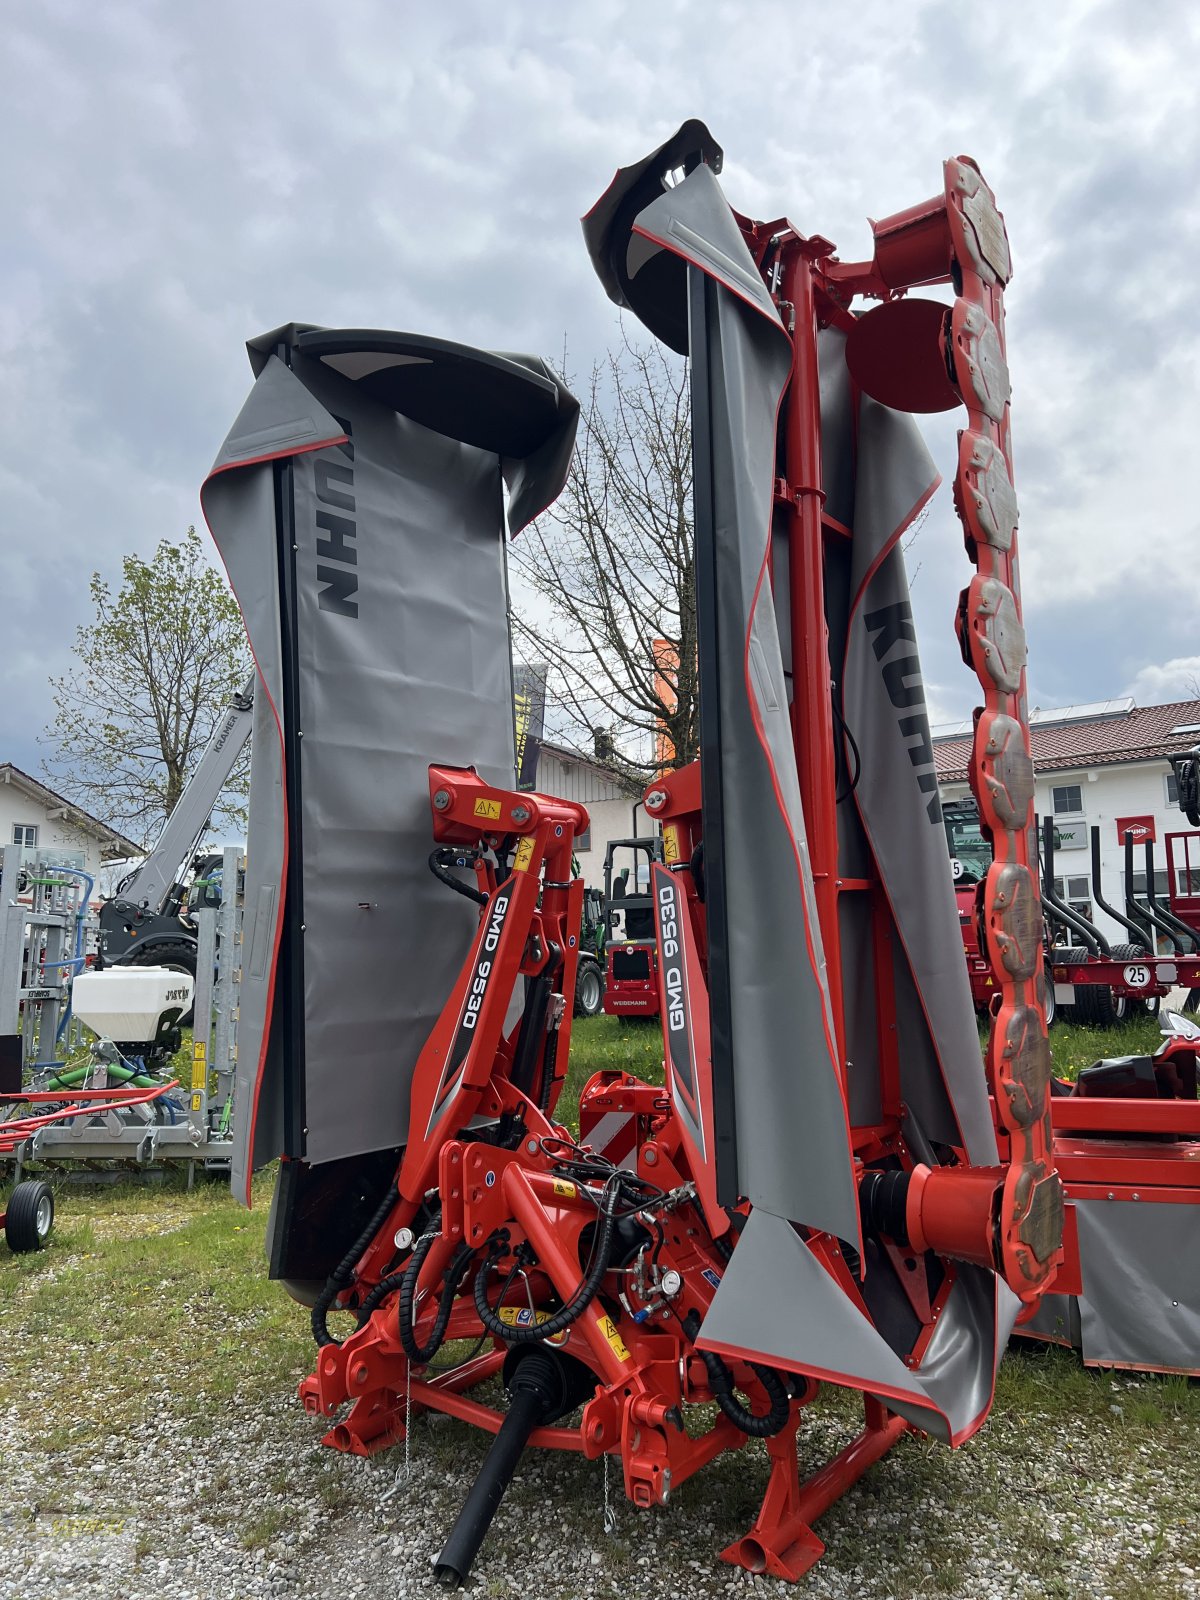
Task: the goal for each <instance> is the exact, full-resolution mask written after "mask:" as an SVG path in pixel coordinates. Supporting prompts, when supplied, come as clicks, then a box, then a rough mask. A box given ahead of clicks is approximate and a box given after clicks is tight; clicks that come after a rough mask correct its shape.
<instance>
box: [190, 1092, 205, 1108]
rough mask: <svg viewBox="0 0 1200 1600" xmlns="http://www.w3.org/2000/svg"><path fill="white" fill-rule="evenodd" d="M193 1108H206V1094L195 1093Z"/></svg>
mask: <svg viewBox="0 0 1200 1600" xmlns="http://www.w3.org/2000/svg"><path fill="white" fill-rule="evenodd" d="M192 1110H193V1111H203V1110H204V1096H203V1095H202V1094H194V1095H193V1096H192Z"/></svg>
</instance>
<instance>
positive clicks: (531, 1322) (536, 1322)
mask: <svg viewBox="0 0 1200 1600" xmlns="http://www.w3.org/2000/svg"><path fill="white" fill-rule="evenodd" d="M499 1316H500V1321H501V1322H503V1323H504V1325H505V1327H508V1328H532V1327H540V1326H541V1324H542V1323H543V1322H549V1321H550V1316H551V1313H550V1312H549V1311H532V1310H531V1309H530V1308H529V1307H528V1306H501V1307H500V1308H499ZM567 1337H568V1332H567V1329H566V1328H564V1329H563V1330H562V1332H561V1333H552V1334H551V1335H550V1337H549V1338H548V1339H547V1340H546V1343H547V1344H554V1345H559V1344H566V1342H567Z"/></svg>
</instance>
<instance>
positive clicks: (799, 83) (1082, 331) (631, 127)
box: [0, 0, 1200, 770]
mask: <svg viewBox="0 0 1200 1600" xmlns="http://www.w3.org/2000/svg"><path fill="white" fill-rule="evenodd" d="M844 15H845V13H844V12H843V11H842V8H839V7H832V6H828V5H820V6H817V5H814V4H810V3H809V0H777V3H772V0H740V3H734V4H722V3H716V0H714V3H706V0H691V3H684V0H665V3H655V0H641V3H639V4H633V3H623V0H589V3H588V4H587V5H586V6H584V5H570V4H562V3H558V4H552V3H549V0H526V3H519V0H518V3H514V4H509V5H507V6H499V5H495V4H483V3H479V0H446V3H443V4H440V5H430V4H420V3H417V0H390V3H371V0H340V3H338V4H332V3H329V4H326V3H321V0H286V3H285V0H236V3H234V0H209V3H207V4H200V5H192V6H181V5H178V4H173V3H170V0H162V3H155V0H140V3H122V0H108V3H106V4H104V5H99V6H98V5H95V4H94V3H76V0H34V3H33V4H28V5H25V6H22V7H17V6H13V7H7V8H6V11H5V18H4V28H3V33H2V34H0V39H2V43H0V56H2V59H3V62H4V73H3V82H4V88H5V93H4V96H3V101H2V103H0V150H2V151H3V155H2V156H0V186H2V196H3V214H4V218H5V224H6V226H5V230H4V231H5V249H4V251H3V257H2V260H0V277H2V283H0V408H2V416H3V426H2V428H0V539H2V543H3V551H4V556H5V567H4V574H5V576H4V594H3V606H2V609H0V683H2V685H3V688H2V693H0V761H2V760H12V761H16V762H17V763H18V764H19V765H21V766H25V767H27V768H32V769H33V770H37V766H38V763H39V761H40V758H41V753H40V752H39V749H38V746H37V743H36V739H37V734H38V732H39V730H40V729H41V727H42V725H43V724H44V723H45V721H46V720H47V717H48V715H49V695H48V692H47V686H46V679H47V674H48V672H49V671H51V670H61V668H62V667H63V666H64V665H65V664H66V663H67V661H68V657H69V648H70V642H71V637H72V633H73V629H74V627H75V625H76V624H77V623H78V622H80V621H83V620H86V617H87V578H88V575H89V574H90V573H91V572H92V571H93V570H100V571H101V572H103V573H105V574H107V575H112V574H114V573H116V572H117V571H118V569H119V564H120V558H121V556H122V555H123V554H125V553H127V552H130V551H137V552H139V553H141V554H143V555H148V554H150V553H151V552H152V551H153V549H154V546H155V544H156V543H157V541H158V540H159V539H160V538H162V537H170V538H176V537H178V536H179V535H180V534H181V533H182V532H183V530H184V529H185V528H186V527H187V525H188V524H189V523H191V522H195V523H198V524H199V523H201V520H202V519H201V518H200V514H199V505H198V499H197V491H198V487H199V484H200V482H201V480H202V478H203V476H204V473H205V471H206V469H207V467H208V465H209V463H210V462H211V460H212V457H213V455H214V454H215V452H216V449H217V446H218V445H219V443H220V441H221V439H222V438H223V436H224V434H225V431H226V429H227V427H228V425H229V423H230V422H231V420H232V418H233V416H234V415H235V413H236V411H237V409H238V407H239V405H240V403H241V400H242V398H243V396H244V394H245V391H246V389H247V388H248V386H249V381H250V374H249V368H248V366H247V363H246V359H245V355H244V351H243V348H242V347H243V341H244V340H245V339H246V338H247V337H248V336H249V335H252V334H255V333H259V332H261V331H263V330H265V329H267V328H270V327H273V326H275V325H277V324H279V323H281V322H285V321H290V320H297V321H309V322H315V323H323V324H326V325H330V326H338V325H341V326H353V325H357V326H376V327H398V328H406V329H412V330H415V331H418V332H427V333H435V334H442V335H445V336H447V337H450V338H453V339H457V340H461V341H463V342H465V343H474V344H479V345H483V346H491V347H500V348H508V349H526V350H530V351H535V352H538V353H542V354H545V355H548V356H550V357H554V356H555V355H556V354H557V353H558V352H560V351H561V350H562V348H563V343H564V339H565V340H566V341H567V343H568V347H569V350H570V354H571V362H572V366H573V368H574V369H575V370H576V371H582V370H585V369H586V368H587V366H588V365H590V363H591V361H592V359H593V358H594V357H596V356H597V355H599V354H600V353H602V352H603V350H604V349H605V347H606V346H607V345H608V344H610V343H612V342H614V341H615V340H616V339H617V337H618V323H617V314H616V312H615V310H614V308H613V307H612V306H610V305H609V303H608V302H607V301H606V300H605V298H604V296H603V293H602V292H601V290H600V288H599V286H598V284H597V282H596V281H595V279H594V277H593V276H592V272H591V269H590V266H589V264H588V262H587V259H586V257H585V255H584V252H583V248H582V244H581V240H580V234H579V227H578V220H577V219H578V217H579V216H580V215H581V213H582V212H583V211H585V210H586V209H587V208H588V206H590V204H591V203H592V201H593V200H594V199H595V198H596V196H597V195H598V194H599V193H600V191H601V190H602V189H603V188H604V186H605V185H606V183H607V182H608V179H609V177H610V176H611V174H612V171H613V169H614V168H615V167H616V166H617V165H618V164H622V163H626V162H628V161H631V160H633V159H636V158H637V157H639V156H641V155H643V154H645V153H646V151H648V150H649V149H651V148H652V147H653V146H654V145H655V144H657V143H658V142H659V141H661V140H662V139H663V138H664V137H665V136H666V135H667V134H668V133H670V132H671V131H672V130H673V129H674V128H675V127H676V126H677V125H678V123H679V122H680V121H682V120H683V119H684V118H685V117H687V116H698V117H701V118H703V119H704V120H705V121H707V123H708V124H709V126H710V127H711V129H712V130H713V132H714V134H715V135H716V137H717V138H718V139H719V140H720V141H721V143H722V144H723V145H724V147H725V151H726V165H725V172H724V176H723V179H722V182H723V185H724V188H725V191H726V193H727V195H728V196H729V198H730V200H731V202H732V203H733V204H734V205H736V206H737V208H738V209H739V210H742V211H745V212H749V213H751V214H752V215H756V216H760V217H767V216H771V217H773V216H777V215H779V214H781V213H784V212H786V213H787V214H788V215H789V216H790V217H791V218H792V220H793V221H794V223H795V224H796V226H797V227H799V228H800V229H801V230H802V231H804V232H820V233H822V234H824V235H826V236H827V237H829V238H832V239H834V240H836V241H837V242H838V244H839V246H840V247H841V249H842V253H843V255H844V256H845V257H847V258H853V257H856V256H862V255H865V254H867V253H868V249H869V244H868V241H869V234H868V231H867V225H866V221H865V219H866V217H867V216H883V215H886V214H887V213H889V212H891V211H894V210H896V209H899V208H901V207H903V206H906V205H909V204H912V203H913V202H915V201H916V200H918V199H921V198H923V197H925V196H926V195H929V194H932V193H933V192H935V191H936V190H937V189H938V188H939V187H940V183H941V177H940V174H941V161H942V159H943V157H945V156H947V155H952V154H957V153H960V152H966V153H969V154H971V155H973V156H974V157H975V158H976V159H977V160H978V162H979V163H980V165H981V167H982V168H983V171H984V173H985V175H986V176H987V177H988V179H989V181H990V182H991V184H992V186H993V188H994V189H995V190H996V191H997V194H998V197H999V200H1000V203H1001V206H1002V208H1003V210H1004V211H1005V214H1006V217H1007V221H1008V228H1009V234H1010V238H1011V241H1012V246H1013V253H1014V259H1015V263H1016V275H1015V278H1014V281H1013V284H1012V287H1011V289H1010V291H1009V296H1008V304H1009V355H1010V361H1011V365H1012V370H1013V380H1014V388H1015V396H1014V410H1013V418H1014V436H1015V442H1016V458H1017V474H1018V491H1019V495H1020V499H1021V507H1022V521H1021V538H1022V549H1023V573H1024V585H1025V600H1026V611H1027V618H1028V622H1029V631H1030V648H1031V666H1030V686H1031V700H1032V701H1033V702H1034V703H1037V704H1041V705H1043V706H1051V705H1064V704H1068V703H1071V702H1077V701H1081V700H1094V699H1101V698H1105V697H1107V696H1110V695H1116V694H1122V693H1128V692H1132V693H1135V694H1137V695H1138V696H1139V698H1140V699H1141V700H1142V701H1143V702H1144V703H1146V702H1150V701H1152V700H1154V699H1169V698H1173V697H1176V696H1179V695H1182V694H1184V693H1186V692H1187V689H1186V685H1187V680H1188V677H1189V676H1190V675H1192V674H1196V673H1200V632H1198V623H1197V610H1198V607H1197V588H1198V584H1197V568H1198V566H1200V559H1198V558H1200V538H1198V535H1200V509H1198V505H1200V502H1198V499H1197V496H1196V493H1195V483H1196V458H1197V455H1198V453H1200V450H1198V447H1197V444H1196V441H1195V433H1196V428H1197V425H1198V424H1200V395H1198V393H1197V389H1198V380H1197V371H1198V357H1200V319H1198V316H1197V310H1196V280H1197V261H1198V260H1200V201H1198V200H1197V194H1198V193H1200V186H1198V183H1197V179H1198V177H1200V118H1198V116H1197V100H1198V97H1200V87H1198V86H1200V73H1198V71H1197V67H1198V64H1200V62H1198V57H1200V21H1198V13H1197V11H1196V8H1195V7H1194V6H1192V5H1189V4H1187V3H1186V0H1180V3H1177V4H1172V3H1169V0H1153V3H1146V0H1142V3H1138V4H1133V3H1126V0H1111V3H1085V0H1058V3H1056V4H1054V5H1047V4H1045V3H1041V4H1036V5H1026V4H1023V3H1008V4H1004V3H997V4H995V5H993V6H992V7H990V8H988V9H986V10H985V8H983V7H979V6H964V5H962V4H961V3H959V0H955V3H952V4H950V3H942V0H924V3H922V0H908V3H907V4H905V5H896V4H886V3H878V0H859V3H857V4H856V5H855V6H854V7H853V8H852V10H851V11H850V13H849V15H850V16H851V18H852V22H851V23H849V24H847V23H844V22H843V21H842V20H841V19H842V17H843V16H844ZM956 425H957V424H956V420H955V418H954V417H953V416H944V417H941V418H937V419H934V420H933V422H932V423H931V425H930V426H929V427H928V429H927V436H928V437H929V439H930V442H931V445H932V446H933V448H934V450H935V453H936V454H937V455H938V458H939V461H940V462H941V464H942V466H943V470H944V471H946V473H947V476H948V474H949V468H950V463H951V460H952V453H953V439H954V430H955V427H956ZM1189 486H1190V487H1189ZM913 556H914V559H919V561H920V571H919V573H918V576H917V579H916V586H915V590H914V598H915V600H916V602H917V610H918V618H919V622H920V625H921V628H922V649H923V653H924V657H925V666H926V677H927V679H928V680H929V684H930V687H931V700H932V709H933V712H934V715H935V719H940V718H949V717H957V716H961V715H963V714H965V713H966V712H968V711H969V709H970V706H971V704H972V703H973V698H974V697H973V694H972V688H971V685H972V682H973V679H972V677H971V675H970V674H969V673H968V672H967V670H966V669H965V668H964V667H963V666H962V665H961V663H960V662H958V660H957V653H956V648H955V645H954V643H953V637H952V630H951V619H952V615H953V610H954V603H955V597H956V595H957V592H958V589H959V588H960V587H961V585H962V584H963V583H964V582H965V581H966V577H967V575H968V568H967V564H966V558H965V556H964V555H963V553H962V548H961V543H960V540H959V535H958V530H957V523H956V522H955V520H954V517H953V512H952V510H951V507H950V497H949V488H948V487H946V488H944V489H943V491H942V494H941V495H940V496H939V498H938V500H937V502H935V508H934V511H933V513H932V515H931V517H930V518H929V521H928V523H927V524H926V526H925V528H924V530H923V532H922V534H921V538H920V540H919V541H918V544H917V547H916V549H915V550H914V552H913Z"/></svg>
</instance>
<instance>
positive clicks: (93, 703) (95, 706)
mask: <svg viewBox="0 0 1200 1600" xmlns="http://www.w3.org/2000/svg"><path fill="white" fill-rule="evenodd" d="M90 588H91V597H92V603H93V605H94V606H95V609H96V620H95V621H94V622H93V623H91V624H89V625H88V626H86V627H81V628H79V629H78V630H77V631H76V635H75V654H76V656H77V657H78V660H79V665H78V666H76V667H75V668H74V669H73V670H72V671H70V672H68V673H65V674H64V675H63V676H62V677H61V678H52V679H51V680H50V683H51V687H52V689H53V691H54V705H55V718H54V721H53V723H52V724H51V725H50V726H49V727H48V728H47V729H46V731H45V734H44V735H43V742H44V743H48V744H49V745H51V746H52V747H53V749H54V751H55V755H54V757H53V758H52V759H51V760H49V761H46V762H43V770H44V771H45V772H46V774H47V776H48V777H49V778H50V779H51V780H52V781H53V782H54V784H55V787H56V788H58V789H59V790H60V791H61V792H62V793H64V794H65V795H66V796H67V797H68V798H69V799H71V800H74V801H75V802H76V803H77V804H80V805H84V806H86V807H87V808H88V809H89V810H91V811H92V812H93V813H94V814H95V815H97V816H100V817H102V818H103V819H104V820H105V821H106V822H109V823H111V824H112V825H113V826H116V827H119V828H121V829H122V830H124V831H125V832H126V833H128V834H129V835H130V837H131V838H134V839H136V840H138V841H140V842H143V843H146V844H148V843H149V842H150V840H152V839H153V838H154V837H155V836H156V835H157V833H158V831H159V828H160V827H161V825H162V822H163V820H164V819H165V818H166V817H168V816H169V815H170V813H171V811H172V810H173V809H174V807H175V803H176V801H177V800H178V799H179V796H180V795H181V794H182V793H183V788H184V785H185V784H186V782H187V780H188V778H189V776H190V775H191V770H192V768H193V766H194V765H195V763H196V761H197V760H198V759H199V757H200V754H201V752H202V751H203V749H204V747H205V745H206V744H207V743H208V741H209V739H210V738H211V737H212V733H213V729H214V728H215V726H216V723H217V719H218V718H219V717H220V716H221V714H222V712H223V711H224V709H225V707H226V705H227V704H228V703H229V700H230V698H231V697H232V695H233V694H234V693H235V691H237V690H238V689H240V688H241V687H242V684H243V683H244V681H245V678H246V675H247V672H248V670H249V663H250V653H249V649H248V647H247V644H246V634H245V630H244V628H243V626H242V619H241V615H240V613H239V611H238V608H237V602H236V601H235V600H234V598H233V595H232V594H231V593H230V591H229V588H228V585H227V584H226V583H225V580H224V578H223V577H222V576H221V574H220V573H219V572H218V571H217V570H216V568H215V567H213V566H211V565H210V564H209V562H208V561H207V559H206V558H205V554H204V549H203V546H202V545H201V543H200V540H199V538H198V537H197V534H196V530H195V529H194V528H189V529H188V531H187V533H186V535H185V536H184V538H183V539H181V540H180V542H179V543H178V544H172V543H171V542H170V541H169V540H166V539H164V540H163V541H162V542H161V543H160V544H159V546H158V549H157V550H156V551H155V553H154V558H153V560H152V561H143V560H142V559H141V558H140V557H139V556H126V557H125V559H124V562H123V563H122V582H121V587H120V590H119V591H118V592H117V594H116V595H115V596H114V595H113V593H112V591H111V589H110V587H109V585H108V584H107V583H106V582H105V581H104V580H103V579H102V578H101V576H100V574H99V573H98V572H97V573H93V574H92V581H91V585H90ZM248 771H249V755H248V753H246V754H244V755H243V758H242V760H241V761H240V762H239V764H238V766H237V767H235V769H234V772H233V774H232V775H231V778H230V781H229V784H228V785H227V786H226V803H225V805H224V806H223V807H222V808H219V811H220V812H221V813H222V814H223V817H224V820H226V821H227V822H230V823H237V822H239V821H241V819H242V818H243V816H244V811H243V809H242V808H243V807H244V803H245V798H246V794H247V792H248V787H249V785H248Z"/></svg>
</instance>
